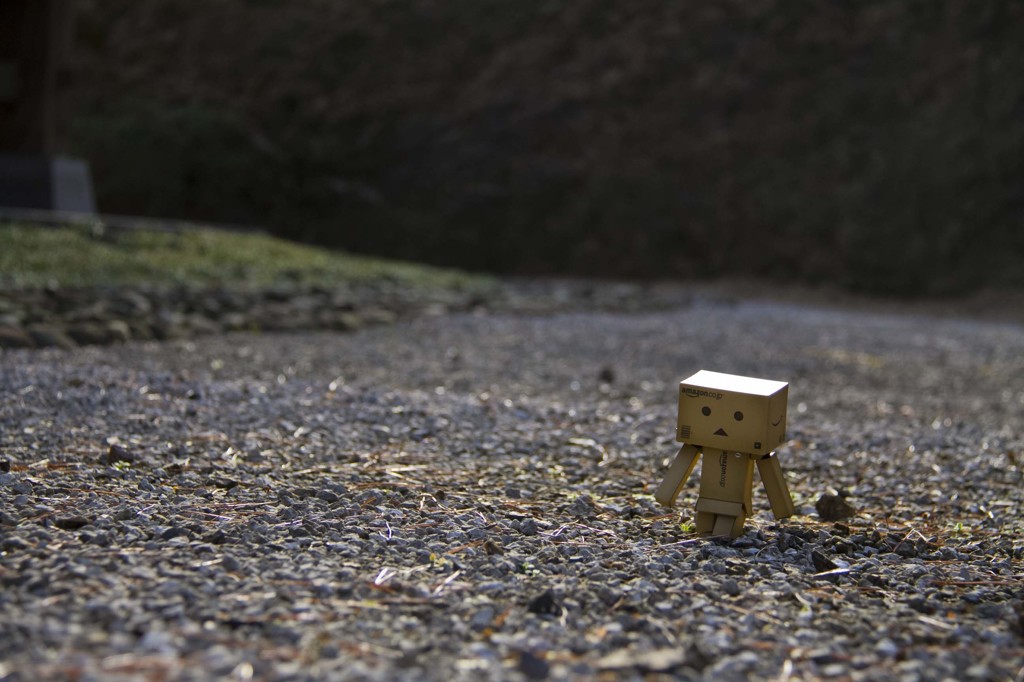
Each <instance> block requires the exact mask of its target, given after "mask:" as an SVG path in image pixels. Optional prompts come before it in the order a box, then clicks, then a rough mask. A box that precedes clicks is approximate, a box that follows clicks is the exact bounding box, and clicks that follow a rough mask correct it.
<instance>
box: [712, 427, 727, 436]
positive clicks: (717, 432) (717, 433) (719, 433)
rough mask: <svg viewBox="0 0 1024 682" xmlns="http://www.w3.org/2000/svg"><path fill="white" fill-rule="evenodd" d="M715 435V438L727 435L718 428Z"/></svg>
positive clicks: (723, 430)
mask: <svg viewBox="0 0 1024 682" xmlns="http://www.w3.org/2000/svg"><path fill="white" fill-rule="evenodd" d="M715 435H716V436H728V435H729V434H728V433H726V432H725V429H721V428H720V429H718V430H717V431H715Z"/></svg>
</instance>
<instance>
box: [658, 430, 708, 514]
mask: <svg viewBox="0 0 1024 682" xmlns="http://www.w3.org/2000/svg"><path fill="white" fill-rule="evenodd" d="M699 455H700V448H698V447H697V446H696V445H690V444H686V445H684V446H683V447H681V448H679V454H678V455H676V458H675V460H673V462H672V464H671V465H669V468H668V472H667V473H666V474H665V480H664V481H662V482H661V485H660V486H658V492H656V493H654V499H656V500H657V501H658V502H660V503H661V504H663V505H665V506H666V507H671V506H672V503H673V502H675V501H676V496H677V495H679V491H680V490H681V489H682V487H683V484H684V483H686V479H688V478H689V477H690V474H691V473H693V467H694V466H695V465H696V464H697V457H698V456H699Z"/></svg>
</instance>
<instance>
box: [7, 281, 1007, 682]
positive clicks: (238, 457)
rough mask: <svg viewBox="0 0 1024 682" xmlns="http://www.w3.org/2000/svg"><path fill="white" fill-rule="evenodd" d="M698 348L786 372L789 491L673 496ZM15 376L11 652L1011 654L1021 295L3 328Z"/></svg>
mask: <svg viewBox="0 0 1024 682" xmlns="http://www.w3.org/2000/svg"><path fill="white" fill-rule="evenodd" d="M702 368H704V369H713V370H718V371H725V372H732V373H737V374H747V375H753V376H760V377H765V378H771V379H780V380H787V381H789V382H790V410H789V414H790V417H789V425H790V428H789V437H790V440H789V442H788V444H787V445H786V447H785V448H784V449H783V450H782V451H781V455H780V456H781V460H782V464H783V467H784V469H785V471H786V474H787V477H788V480H789V484H790V487H791V489H792V491H793V494H794V497H795V499H796V503H797V507H798V510H799V513H798V515H797V516H795V517H793V518H792V519H788V520H786V521H785V522H776V521H774V520H773V519H772V517H771V514H770V512H769V511H768V505H767V500H766V499H765V496H764V494H763V491H761V490H759V489H757V490H755V493H754V501H755V506H756V507H757V511H756V513H755V515H754V516H753V517H752V518H751V519H750V520H749V521H748V524H747V532H746V534H745V535H743V536H742V537H740V538H738V539H736V540H732V541H729V540H716V539H703V538H697V537H694V536H693V535H692V534H691V533H689V532H688V527H689V526H688V524H689V522H690V520H691V515H692V506H693V504H694V501H695V499H696V480H691V482H690V484H689V485H688V486H687V487H686V488H685V489H684V491H683V493H682V495H680V501H679V505H678V507H677V508H675V509H673V510H667V509H665V508H661V507H659V506H658V505H657V504H656V503H655V502H654V500H653V497H652V494H653V492H654V489H655V488H656V487H657V485H658V483H659V482H660V479H661V475H662V472H663V470H664V467H665V466H666V465H667V463H668V461H670V459H671V458H672V457H673V456H674V454H675V451H676V449H677V444H676V443H675V442H674V441H673V436H674V429H675V399H676V384H677V382H678V381H679V380H680V379H682V378H684V377H686V376H688V375H689V374H690V373H692V372H693V371H695V370H697V369H702ZM0 391H2V398H0V429H2V432H0V433H2V435H0V588H2V589H0V679H3V680H26V681H27V680H40V679H69V680H71V679H73V680H201V679H237V680H247V679H258V680H305V679H338V680H345V679H369V680H378V679H380V680H394V679H409V680H413V679H417V680H418V679H424V680H446V681H452V680H479V679H497V680H506V679H507V680H526V679H544V678H550V679H595V678H596V679H660V678H664V679H691V678H692V679H714V680H716V681H722V680H743V679H762V680H797V679H819V678H827V679H838V680H943V679H949V680H970V679H978V680H1021V679H1024V606H1022V601H1024V519H1022V515H1021V511H1020V510H1021V502H1022V500H1024V473H1022V472H1024V461H1022V460H1024V327H1022V326H1020V325H1017V324H1009V323H997V322H984V321H977V320H974V321H970V320H966V319H953V318H937V317H929V316H922V315H915V314H913V313H904V314H893V313H892V312H890V311H886V312H884V313H883V312H871V311H856V310H849V309H846V310H842V311H840V310H830V309H827V308H819V307H810V306H803V305H798V304H793V303H785V304H782V303H771V302H767V301H758V302H753V301H747V302H743V301H733V302H725V301H721V300H718V301H716V300H710V299H700V298H696V299H692V300H691V301H690V303H689V304H688V305H686V306H682V307H679V308H676V309H674V310H671V311H665V312H641V313H634V314H628V315H627V314H611V313H602V312H578V313H571V312H569V313H566V312H562V313H557V314H553V315H536V316H533V315H523V314H519V315H515V314H501V315H484V314H445V315H437V316H432V317H423V318H420V319H416V320H405V321H400V322H399V323H397V324H394V325H390V326H380V327H373V328H368V329H362V330H360V331H357V332H354V333H349V334H340V333H330V332H309V333H303V334H292V335H289V334H277V335H251V334H233V335H226V336H224V335H222V336H205V337H201V338H197V339H192V340H179V341H166V342H132V343H128V344H125V345H118V346H109V347H86V348H78V349H72V350H67V351H61V350H54V349H48V350H5V351H3V352H2V354H0ZM823 495H825V499H826V500H831V501H832V503H833V504H832V505H830V507H840V510H839V511H840V512H841V511H842V508H843V507H844V506H845V505H849V506H850V507H852V508H853V509H854V510H855V512H854V514H853V515H852V516H849V517H846V518H843V519H841V520H839V521H835V520H825V519H824V518H823V517H831V514H834V513H837V512H836V510H835V509H830V508H827V507H826V506H825V505H823V504H820V503H819V498H820V497H822V496H823ZM844 502H845V505H844V504H843V503H844ZM819 507H820V508H821V512H820V513H819V511H818V508H819Z"/></svg>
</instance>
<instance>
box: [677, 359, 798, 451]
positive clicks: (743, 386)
mask: <svg viewBox="0 0 1024 682" xmlns="http://www.w3.org/2000/svg"><path fill="white" fill-rule="evenodd" d="M788 399H789V384H787V383H785V382H782V381H769V380H768V379H755V378H752V377H741V376H737V375H735V374H721V373H719V372H708V371H707V370H701V371H699V372H697V373H696V374H694V375H693V376H691V377H689V378H688V379H684V380H683V381H681V382H679V421H678V423H677V425H676V440H678V441H680V442H685V443H691V444H693V445H699V446H703V447H709V448H719V449H722V450H728V451H736V452H748V453H753V454H767V453H769V452H772V451H773V450H775V449H776V448H777V447H778V446H779V445H781V444H782V443H783V441H784V440H785V438H786V401H787V400H788Z"/></svg>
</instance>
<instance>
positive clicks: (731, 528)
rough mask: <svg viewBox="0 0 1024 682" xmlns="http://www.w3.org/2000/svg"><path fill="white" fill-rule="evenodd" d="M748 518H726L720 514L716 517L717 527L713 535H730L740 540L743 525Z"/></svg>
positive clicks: (712, 532)
mask: <svg viewBox="0 0 1024 682" xmlns="http://www.w3.org/2000/svg"><path fill="white" fill-rule="evenodd" d="M746 520H747V518H746V516H743V515H741V516H724V515H721V514H719V515H718V516H716V517H715V526H714V528H713V529H712V531H711V534H712V535H728V536H729V537H731V538H738V537H739V536H741V535H743V525H744V523H746Z"/></svg>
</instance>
